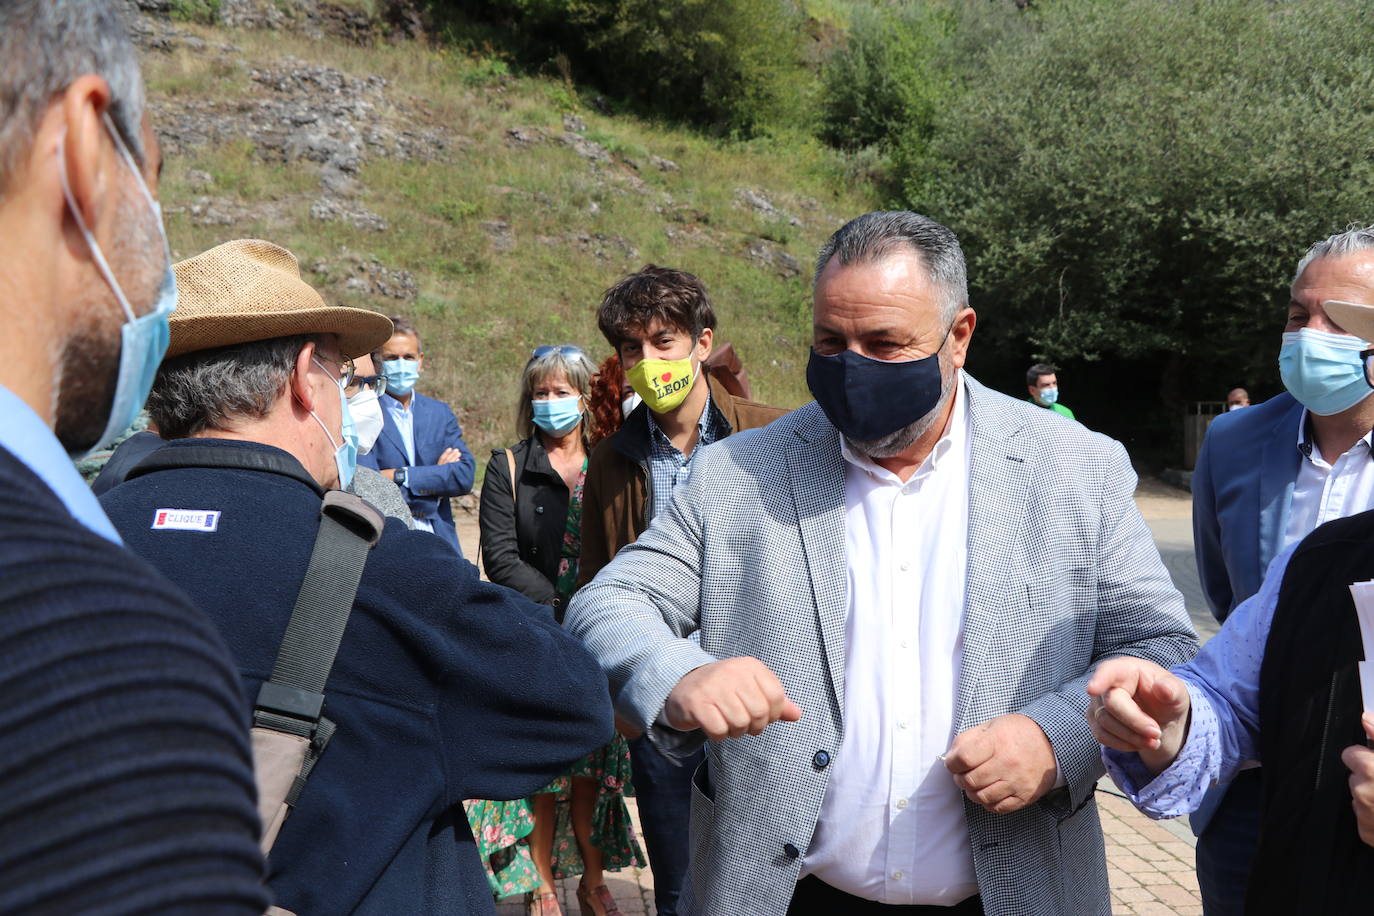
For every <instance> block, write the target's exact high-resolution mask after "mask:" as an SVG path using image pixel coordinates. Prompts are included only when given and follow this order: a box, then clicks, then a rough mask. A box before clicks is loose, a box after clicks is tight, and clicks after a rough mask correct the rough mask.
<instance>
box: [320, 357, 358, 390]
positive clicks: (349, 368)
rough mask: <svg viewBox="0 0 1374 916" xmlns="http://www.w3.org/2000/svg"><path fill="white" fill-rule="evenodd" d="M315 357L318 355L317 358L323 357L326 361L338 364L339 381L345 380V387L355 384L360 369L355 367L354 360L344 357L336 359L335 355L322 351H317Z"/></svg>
mask: <svg viewBox="0 0 1374 916" xmlns="http://www.w3.org/2000/svg"><path fill="white" fill-rule="evenodd" d="M315 357H316V358H317V359H322V360H324V361H325V362H327V363H333V364H334V365H336V366H338V367H339V381H341V382H343V386H344V387H345V388H347V387H348V386H350V385H352V384H353V380H354V379H355V378H357V375H358V370H357V369H355V368H354V367H353V360H351V359H343V360H339V359H334V358H333V357H331V356H325V355H324V354H323V353H320V352H318V351H317V352H316V353H315ZM320 368H321V369H323V368H324V367H323V366H321V367H320Z"/></svg>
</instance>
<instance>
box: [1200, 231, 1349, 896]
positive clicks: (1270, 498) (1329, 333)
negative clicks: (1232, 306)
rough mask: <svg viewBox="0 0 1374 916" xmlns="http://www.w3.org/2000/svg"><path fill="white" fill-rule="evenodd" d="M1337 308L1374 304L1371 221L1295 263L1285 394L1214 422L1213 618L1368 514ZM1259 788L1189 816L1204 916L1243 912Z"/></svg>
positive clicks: (1208, 569)
mask: <svg viewBox="0 0 1374 916" xmlns="http://www.w3.org/2000/svg"><path fill="white" fill-rule="evenodd" d="M1331 302H1338V303H1340V302H1348V303H1354V304H1355V305H1371V304H1374V227H1358V226H1357V227H1352V228H1350V229H1347V230H1345V231H1344V232H1338V233H1336V234H1335V235H1332V236H1330V237H1328V238H1325V239H1322V240H1321V241H1319V242H1317V243H1315V244H1313V245H1312V247H1311V248H1309V249H1308V250H1307V252H1306V254H1304V255H1303V257H1302V259H1301V260H1300V261H1299V262H1298V267H1297V270H1296V271H1294V273H1293V283H1292V287H1291V289H1290V295H1289V300H1288V319H1287V323H1286V324H1285V325H1284V328H1283V333H1282V335H1281V343H1280V347H1279V354H1278V356H1279V373H1280V375H1281V377H1282V378H1283V384H1284V387H1285V388H1286V389H1287V391H1285V392H1284V393H1282V394H1280V395H1278V396H1277V397H1274V398H1270V399H1269V400H1268V401H1265V402H1264V403H1262V404H1257V405H1255V406H1253V407H1249V408H1247V409H1245V410H1238V411H1233V412H1228V413H1224V414H1222V415H1221V416H1218V417H1217V418H1216V419H1215V420H1213V421H1212V424H1211V426H1210V427H1208V430H1207V436H1206V438H1205V439H1204V440H1203V443H1202V451H1201V452H1200V453H1199V455H1198V460H1197V465H1196V467H1195V469H1194V471H1193V479H1192V489H1193V549H1194V552H1195V553H1196V555H1197V565H1198V575H1199V577H1200V578H1201V580H1202V590H1203V592H1204V593H1205V594H1206V596H1207V601H1208V604H1210V605H1211V609H1212V613H1213V615H1215V616H1216V618H1217V620H1219V621H1225V620H1226V619H1227V618H1228V616H1229V615H1230V613H1231V611H1232V610H1233V609H1235V608H1236V606H1237V605H1239V604H1240V603H1241V602H1242V601H1244V600H1245V599H1247V598H1249V597H1250V596H1251V595H1254V594H1255V593H1257V592H1258V591H1259V590H1260V586H1261V584H1262V582H1263V581H1264V578H1265V576H1266V572H1265V570H1266V569H1268V568H1269V565H1270V563H1271V562H1272V561H1273V560H1274V558H1275V557H1276V556H1278V554H1280V553H1281V552H1282V551H1283V550H1284V548H1285V547H1288V546H1290V545H1292V544H1295V543H1297V542H1298V541H1300V540H1302V539H1303V538H1304V537H1306V536H1307V534H1308V533H1309V532H1311V531H1312V530H1313V529H1314V528H1316V527H1317V526H1318V525H1321V524H1323V523H1325V522H1328V521H1330V520H1332V519H1336V518H1343V517H1345V516H1348V515H1354V514H1356V513H1358V512H1363V511H1365V510H1366V509H1371V508H1374V454H1371V451H1370V442H1371V436H1370V430H1371V429H1374V398H1371V397H1370V395H1371V394H1374V388H1371V387H1370V386H1369V385H1368V384H1367V383H1366V382H1365V375H1364V363H1363V360H1362V356H1361V354H1362V353H1363V351H1365V350H1368V349H1369V348H1370V346H1371V344H1370V343H1369V342H1368V341H1366V340H1365V339H1364V338H1363V337H1362V336H1360V335H1359V334H1358V333H1354V334H1352V333H1349V331H1350V330H1352V329H1347V328H1345V327H1343V326H1342V325H1341V323H1340V322H1339V321H1337V320H1336V319H1335V318H1334V317H1333V315H1332V314H1331V313H1330V312H1329V311H1328V308H1327V306H1328V304H1329V303H1331ZM1336 308H1338V309H1339V308H1341V306H1339V305H1338V306H1336ZM1260 781H1261V779H1260V771H1259V769H1258V768H1256V767H1253V766H1252V767H1250V768H1248V769H1242V770H1241V771H1240V772H1239V773H1237V774H1236V776H1235V779H1234V780H1232V781H1231V783H1230V786H1229V788H1228V787H1226V786H1222V787H1220V788H1218V789H1215V790H1213V791H1212V792H1211V793H1209V794H1208V797H1207V798H1206V799H1205V800H1204V801H1203V802H1202V804H1201V807H1200V808H1199V809H1198V810H1197V811H1196V812H1195V813H1194V814H1193V815H1192V816H1191V818H1190V822H1191V825H1192V828H1193V830H1194V831H1195V832H1196V833H1197V834H1198V844H1197V865H1198V885H1199V887H1200V888H1201V890H1202V899H1203V906H1204V909H1205V911H1206V913H1207V916H1229V914H1239V913H1242V912H1243V911H1244V900H1245V888H1246V886H1247V885H1248V883H1249V878H1250V862H1251V860H1252V859H1253V857H1254V854H1255V849H1256V844H1257V838H1258V834H1259V818H1260V813H1259V812H1260V795H1261V786H1260Z"/></svg>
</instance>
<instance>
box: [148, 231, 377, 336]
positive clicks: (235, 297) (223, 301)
mask: <svg viewBox="0 0 1374 916" xmlns="http://www.w3.org/2000/svg"><path fill="white" fill-rule="evenodd" d="M173 270H174V271H175V272H176V277H177V293H178V296H177V308H176V311H175V312H173V313H172V319H171V326H172V342H171V345H170V346H169V347H168V348H167V357H166V358H168V359H170V358H171V357H173V356H180V355H181V354H183V353H194V352H195V351H197V350H209V349H212V348H214V347H227V346H229V345H231V344H238V343H247V342H249V341H252V340H271V339H272V338H274V337H290V336H292V335H295V334H337V335H338V336H339V350H340V351H341V352H342V354H343V356H344V358H345V359H351V358H352V357H355V356H362V355H363V354H365V353H371V352H372V351H373V350H375V349H377V348H378V347H380V346H381V345H382V344H384V343H386V341H387V340H388V339H389V338H390V337H391V319H389V318H387V317H386V316H385V315H379V314H378V313H376V312H369V311H368V310H367V309H353V308H342V307H340V306H332V305H328V304H326V303H325V301H324V298H323V297H322V296H320V294H319V293H318V292H316V291H315V288H314V287H312V286H311V285H310V284H309V283H306V282H305V281H304V280H302V279H301V269H300V264H299V263H298V262H297V261H296V256H295V255H293V254H292V253H291V252H289V251H287V250H286V249H285V248H282V247H280V246H278V245H273V244H272V243H271V242H264V241H261V240H259V239H237V240H235V241H232V242H225V243H224V244H223V245H218V246H216V247H214V248H211V249H210V250H209V251H206V252H204V253H202V254H198V255H196V256H195V257H194V258H190V259H189V260H186V261H182V262H181V263H180V264H177V265H176V266H175V267H174V268H173Z"/></svg>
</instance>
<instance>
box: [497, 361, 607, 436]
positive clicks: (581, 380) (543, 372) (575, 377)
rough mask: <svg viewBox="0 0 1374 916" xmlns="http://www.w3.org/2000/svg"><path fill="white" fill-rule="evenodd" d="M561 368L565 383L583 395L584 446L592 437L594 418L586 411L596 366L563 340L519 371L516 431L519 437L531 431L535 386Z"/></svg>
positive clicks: (530, 433) (532, 426)
mask: <svg viewBox="0 0 1374 916" xmlns="http://www.w3.org/2000/svg"><path fill="white" fill-rule="evenodd" d="M569 350H576V351H577V352H575V353H572V352H568V351H569ZM560 372H561V373H562V374H563V377H564V378H566V379H567V380H568V384H569V385H571V386H572V387H573V388H574V389H576V390H577V393H578V394H580V395H582V444H583V445H584V446H586V445H588V443H589V442H590V441H591V435H592V422H593V421H592V416H591V414H590V413H588V412H587V397H588V396H589V395H590V394H591V393H592V378H593V377H594V376H595V375H596V366H594V365H593V364H592V361H591V360H590V359H588V358H587V355H586V354H585V353H583V352H582V351H581V350H579V349H578V348H577V347H574V346H573V345H572V344H563V345H562V346H560V347H557V348H555V349H553V350H550V351H549V352H548V353H545V354H544V355H543V356H536V357H533V358H531V359H530V361H529V362H527V363H525V371H524V372H522V373H521V375H520V403H519V404H517V405H516V408H515V431H516V433H518V434H519V436H520V438H521V439H528V438H529V437H530V436H532V435H534V408H533V407H531V406H530V401H531V400H532V399H533V398H534V389H535V386H537V385H538V384H539V383H540V382H542V381H544V379H546V378H548V377H549V376H551V375H554V374H557V373H560Z"/></svg>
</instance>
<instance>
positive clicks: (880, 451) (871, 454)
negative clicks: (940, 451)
mask: <svg viewBox="0 0 1374 916" xmlns="http://www.w3.org/2000/svg"><path fill="white" fill-rule="evenodd" d="M954 380H955V371H954V367H953V365H951V364H950V363H949V362H948V361H946V360H944V359H941V360H940V400H938V401H936V402H935V406H934V407H932V408H931V409H930V412H929V413H927V414H926V415H925V416H923V417H921V418H920V419H919V420H917V421H915V422H914V423H910V424H908V425H906V426H903V427H902V428H901V429H899V430H897V431H896V432H892V433H888V434H887V435H886V436H882V437H881V438H878V439H865V440H855V439H849V438H846V440H845V441H846V442H848V443H849V447H850V448H852V449H853V450H854V451H856V452H858V453H859V454H861V455H864V456H866V457H868V458H875V459H876V458H895V457H896V456H898V455H900V454H901V453H902V452H905V451H906V450H907V449H909V448H911V447H912V446H913V445H915V444H916V442H917V441H918V440H919V439H920V438H921V437H922V436H924V435H925V434H926V433H928V432H930V430H931V427H933V426H934V425H935V422H936V421H937V420H939V419H940V418H941V417H943V416H944V413H945V406H946V405H947V404H948V403H949V399H950V398H951V397H953V396H954Z"/></svg>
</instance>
